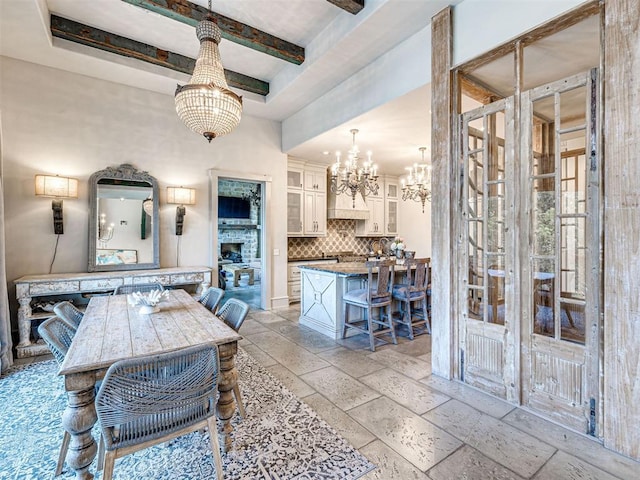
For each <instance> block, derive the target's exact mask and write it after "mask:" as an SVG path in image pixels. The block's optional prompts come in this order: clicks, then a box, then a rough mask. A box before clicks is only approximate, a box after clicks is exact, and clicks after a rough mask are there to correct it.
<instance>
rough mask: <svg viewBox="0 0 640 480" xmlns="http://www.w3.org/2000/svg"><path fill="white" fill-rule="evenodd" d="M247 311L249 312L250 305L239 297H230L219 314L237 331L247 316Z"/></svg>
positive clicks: (219, 316)
mask: <svg viewBox="0 0 640 480" xmlns="http://www.w3.org/2000/svg"><path fill="white" fill-rule="evenodd" d="M247 313H249V305H247V304H246V303H245V302H243V301H242V300H238V299H237V298H230V299H229V300H227V301H226V302H224V305H222V307H220V310H218V313H217V316H218V318H221V319H222V320H223V321H224V323H226V324H227V325H229V326H230V327H231V328H233V329H234V330H235V331H236V332H237V331H238V330H240V327H241V326H242V322H244V319H245V318H247Z"/></svg>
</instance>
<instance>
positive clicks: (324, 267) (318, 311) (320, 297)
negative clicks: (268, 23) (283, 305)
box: [298, 262, 406, 340]
mask: <svg viewBox="0 0 640 480" xmlns="http://www.w3.org/2000/svg"><path fill="white" fill-rule="evenodd" d="M298 268H299V269H300V277H301V278H300V282H301V298H300V301H301V304H300V324H301V325H304V326H306V327H309V328H312V329H313V330H315V331H317V332H320V333H322V334H324V335H326V336H328V337H331V338H333V339H334V340H337V339H339V338H342V330H343V326H344V308H345V307H344V302H343V301H342V299H343V297H344V295H345V294H346V293H347V292H348V291H350V290H355V289H358V288H364V286H365V284H366V279H367V268H366V267H365V266H364V262H349V263H334V264H315V265H299V267H298ZM405 270H406V268H405V267H404V265H397V266H396V268H395V271H396V272H404V271H405ZM347 308H350V310H349V318H350V319H356V318H361V317H362V315H363V310H362V309H359V308H355V307H352V306H351V305H348V306H347ZM349 333H350V334H354V330H353V329H351V330H350V332H349Z"/></svg>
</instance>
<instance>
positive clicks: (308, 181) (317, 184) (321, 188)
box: [304, 168, 327, 193]
mask: <svg viewBox="0 0 640 480" xmlns="http://www.w3.org/2000/svg"><path fill="white" fill-rule="evenodd" d="M304 189H305V191H307V192H323V193H326V191H327V171H326V169H325V168H322V169H315V168H314V169H307V170H305V172H304Z"/></svg>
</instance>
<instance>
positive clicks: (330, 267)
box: [298, 262, 406, 277]
mask: <svg viewBox="0 0 640 480" xmlns="http://www.w3.org/2000/svg"><path fill="white" fill-rule="evenodd" d="M298 268H301V269H303V270H315V271H318V272H324V273H334V274H336V275H340V276H343V277H358V276H361V275H366V274H367V272H368V270H367V267H365V266H364V263H362V262H345V263H329V264H325V265H323V264H315V265H300V266H299V267H298ZM394 270H395V271H396V272H399V271H405V270H406V269H405V266H404V265H396V266H395V268H394Z"/></svg>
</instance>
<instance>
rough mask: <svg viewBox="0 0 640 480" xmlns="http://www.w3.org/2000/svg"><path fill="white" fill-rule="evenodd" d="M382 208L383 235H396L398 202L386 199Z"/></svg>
mask: <svg viewBox="0 0 640 480" xmlns="http://www.w3.org/2000/svg"><path fill="white" fill-rule="evenodd" d="M384 202H385V207H384V220H385V223H384V228H385V231H384V233H385V235H393V236H396V235H398V200H397V199H394V198H387V199H386V200H385V201H384Z"/></svg>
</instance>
